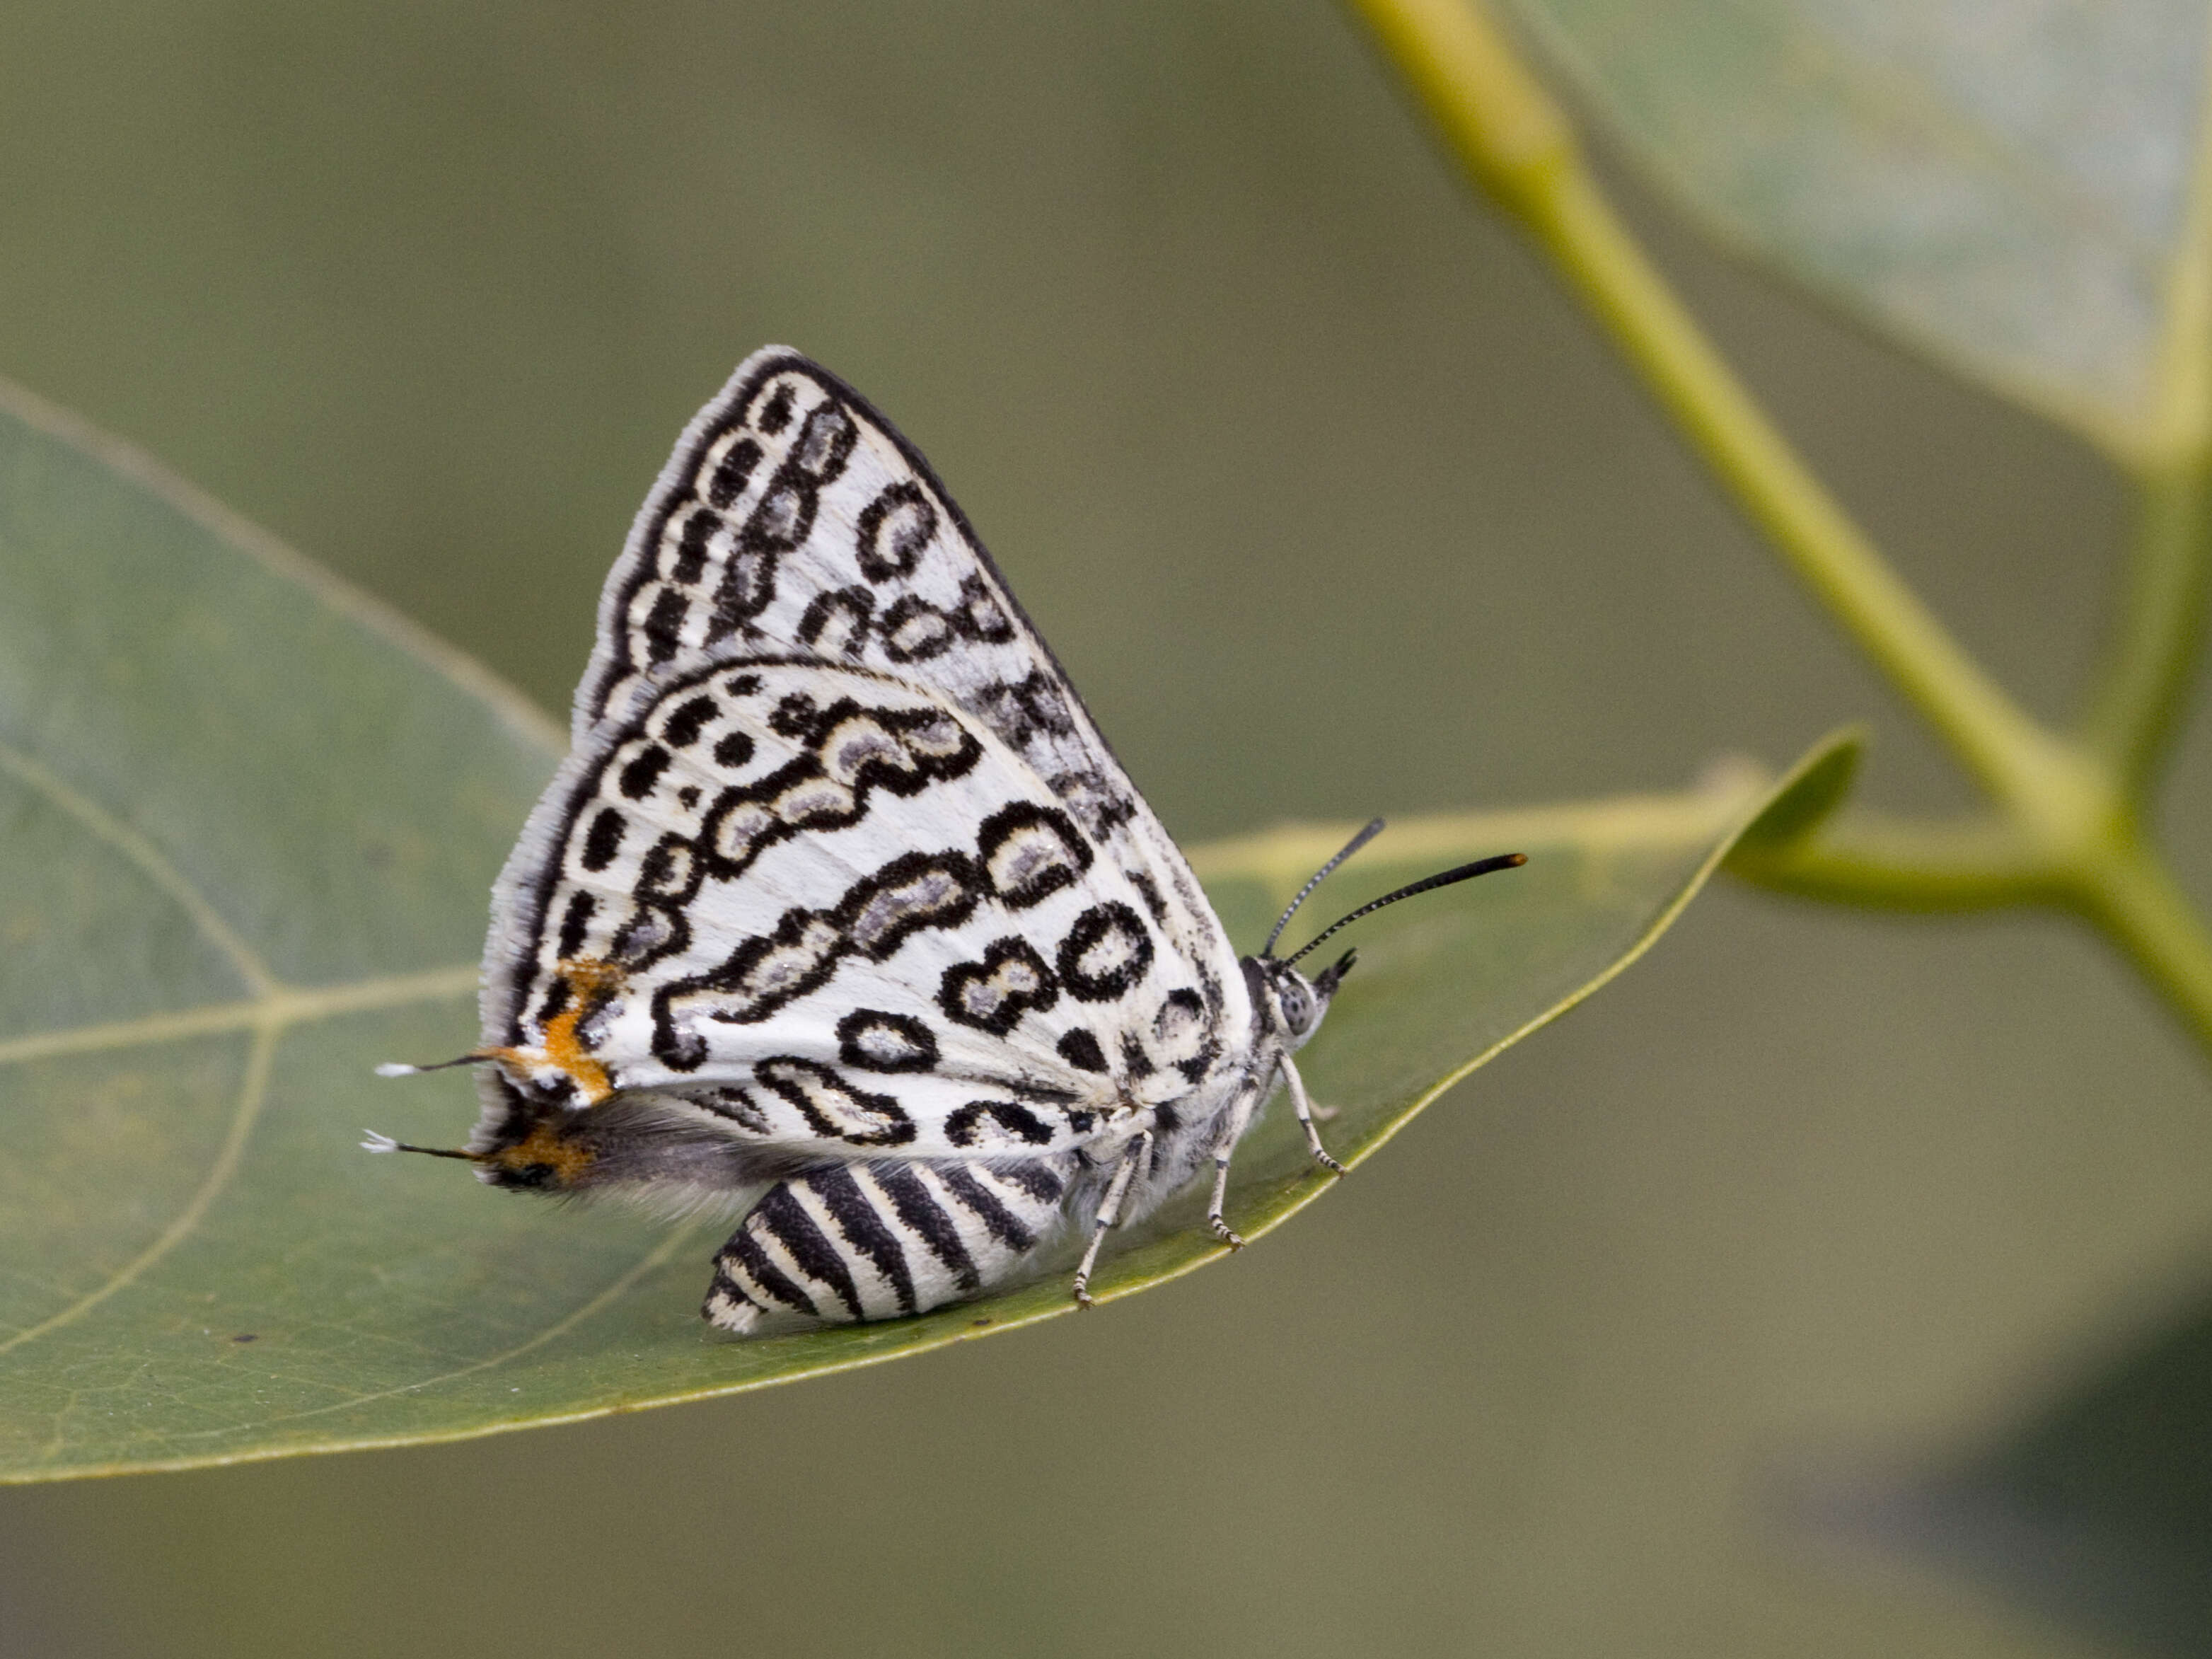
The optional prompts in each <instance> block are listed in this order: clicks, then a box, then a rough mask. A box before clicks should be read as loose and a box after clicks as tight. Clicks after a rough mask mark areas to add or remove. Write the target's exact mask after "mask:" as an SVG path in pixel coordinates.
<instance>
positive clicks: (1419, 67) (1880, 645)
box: [1352, 0, 2101, 837]
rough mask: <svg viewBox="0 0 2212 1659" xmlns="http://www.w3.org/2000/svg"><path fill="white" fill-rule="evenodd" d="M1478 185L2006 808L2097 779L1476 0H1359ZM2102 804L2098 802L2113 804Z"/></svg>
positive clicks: (2071, 810)
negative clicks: (1615, 186) (1627, 203)
mask: <svg viewBox="0 0 2212 1659" xmlns="http://www.w3.org/2000/svg"><path fill="white" fill-rule="evenodd" d="M1352 3H1353V4H1354V5H1355V6H1356V8H1357V9H1358V11H1359V12H1360V14H1361V15H1363V16H1364V18H1365V19H1366V21H1368V22H1369V24H1370V26H1371V27H1373V28H1374V30H1375V32H1376V35H1377V37H1378V38H1379V39H1380V40H1381V41H1382V43H1383V46H1384V48H1385V50H1386V51H1388V52H1389V53H1390V55H1391V58H1392V59H1393V61H1394V62H1395V64H1396V65H1397V66H1398V68H1399V70H1401V73H1403V74H1404V76H1405V77H1406V79H1407V82H1409V83H1410V84H1411V85H1412V86H1413V88H1414V89H1415V90H1416V91H1417V92H1418V93H1419V94H1421V96H1422V98H1423V100H1424V102H1425V105H1426V106H1427V108H1428V111H1429V113H1430V114H1431V117H1432V118H1434V120H1435V121H1436V123H1437V126H1438V127H1439V128H1440V129H1441V130H1442V131H1443V136H1444V137H1445V139H1446V141H1447V142H1448V143H1449V144H1450V146H1451V149H1452V150H1453V152H1454V153H1455V155H1457V156H1458V157H1459V159H1460V161H1461V162H1462V165H1463V166H1464V167H1466V168H1467V169H1468V173H1469V174H1470V176H1471V177H1472V179H1473V180H1474V183H1475V184H1476V185H1479V186H1480V187H1481V188H1482V189H1483V190H1484V191H1486V192H1487V193H1489V194H1490V195H1491V196H1492V197H1494V198H1495V199H1496V200H1497V201H1498V203H1499V204H1501V205H1503V206H1504V208H1505V209H1506V210H1508V211H1510V212H1511V213H1512V214H1513V215H1514V216H1516V217H1517V218H1518V219H1520V220H1521V221H1522V223H1523V224H1524V225H1525V226H1526V227H1527V228H1528V230H1529V231H1530V232H1531V233H1532V234H1534V236H1535V237H1536V239H1537V240H1538V241H1539V242H1541V244H1542V245H1543V246H1544V247H1545V249H1546V250H1547V252H1549V253H1550V254H1551V256H1552V258H1553V263H1554V264H1556V265H1557V266H1558V267H1559V270H1560V272H1561V273H1562V274H1563V275H1564V276H1565V278H1566V279H1567V281H1568V282H1569V283H1571V284H1572V285H1573V287H1574V289H1575V290H1576V292H1577V293H1578V294H1579V295H1581V297H1582V299H1583V302H1584V303H1585V304H1587V305H1588V306H1589V308H1590V309H1591V311H1592V312H1593V313H1595V315H1596V317H1597V319H1598V320H1599V321H1600V322H1601V323H1602V324H1603V325H1605V327H1606V329H1607V331H1608V332H1609V333H1610V334H1611V335H1612V336H1613V340H1614V342H1615V343H1616V344H1617V345H1618V346H1619V347H1620V349H1621V351H1622V352H1623V354H1624V355H1625V356H1626V357H1627V358H1628V360H1629V361H1630V362H1632V363H1633V364H1634V365H1635V366H1636V367H1637V368H1638V369H1639V370H1640V371H1641V372H1642V374H1643V376H1644V381H1645V384H1646V385H1647V386H1649V387H1650V391H1651V392H1652V393H1653V395H1654V396H1656V398H1658V399H1659V401H1660V402H1661V403H1662V404H1663V405H1665V407H1666V408H1667V410H1668V412H1669V413H1671V414H1672V415H1673V416H1674V419H1675V420H1676V422H1679V423H1680V426H1681V427H1682V428H1683V430H1684V431H1685V433H1686V434H1687V435H1688V437H1689V439H1690V441H1691V442H1692V444H1693V445H1694V446H1695V447H1697V449H1698V450H1699V453H1701V454H1702V455H1703V456H1704V457H1705V461H1706V463H1707V464H1708V465H1710V466H1711V467H1712V469H1713V471H1715V472H1716V473H1717V474H1718V475H1719V477H1720V478H1721V480H1722V482H1723V483H1725V484H1726V485H1727V486H1728V488H1729V490H1730V491H1731V492H1732V493H1733V494H1734V495H1735V498H1736V500H1737V501H1738V502H1739V503H1740V504H1741V507H1743V509H1744V511H1745V512H1746V513H1748V514H1749V515H1750V516H1751V518H1752V519H1753V520H1754V521H1755V522H1757V523H1758V524H1759V526H1760V527H1761V528H1762V529H1764V530H1765V532H1766V534H1767V536H1768V537H1769V538H1770V539H1771V540H1772V542H1773V543H1774V544H1775V545H1776V546H1777V547H1778V549H1780V550H1781V551H1782V553H1783V554H1784V556H1785V557H1786V558H1787V559H1788V560H1789V561H1790V564H1791V565H1792V566H1793V567H1794V568H1796V571H1797V573H1798V574H1799V575H1800V576H1802V578H1803V579H1804V580H1805V581H1806V582H1807V583H1808V584H1809V585H1810V586H1811V587H1812V588H1813V590H1814V592H1815V593H1816V594H1817V595H1818V596H1819V597H1820V600H1821V601H1822V602H1823V603H1824V604H1825V605H1827V607H1828V608H1829V610H1830V611H1832V612H1833V613H1834V614H1835V616H1836V617H1838V619H1839V620H1840V621H1841V622H1842V623H1843V624H1844V627H1845V628H1846V629H1848V630H1849V631H1850V635H1851V636H1852V638H1853V639H1854V640H1856V641H1857V642H1858V644H1859V646H1860V647H1861V648H1862V649H1863V650H1864V651H1865V652H1866V653H1868V654H1869V656H1870V657H1872V658H1873V659H1874V660H1875V664H1876V665H1878V666H1879V667H1880V668H1881V671H1883V672H1884V673H1885V674H1886V675H1887V676H1888V678H1890V680H1891V682H1892V683H1893V684H1895V685H1896V686H1897V687H1898V688H1899V690H1901V691H1902V692H1903V693H1904V694H1905V696H1906V697H1908V698H1909V699H1911V702H1912V703H1913V704H1914V706H1915V707H1916V708H1918V709H1919V710H1920V711H1921V713H1922V714H1923V715H1924V716H1925V717H1926V718H1927V720H1929V724H1930V725H1932V726H1934V727H1935V728H1936V731H1937V732H1938V733H1939V734H1941V735H1942V738H1944V740H1945V741H1946V742H1947V743H1948V744H1950V746H1951V748H1952V749H1953V750H1954V751H1955V752H1956V753H1957V754H1958V756H1959V757H1960V760H1961V761H1962V762H1963V763H1965V765H1966V768H1967V769H1968V770H1969V771H1971V772H1972V774H1973V775H1974V776H1975V777H1976V778H1978V779H1979V780H1980V781H1981V782H1982V784H1983V785H1984V787H1986V788H1987V789H1988V790H1989V791H1990V793H1991V794H1993V795H1994V796H1995V797H1996V799H1998V800H1999V801H2001V802H2002V803H2004V804H2005V805H2008V806H2013V807H2017V808H2020V809H2021V810H2023V811H2027V812H2028V813H2029V814H2030V815H2031V816H2040V815H2041V812H2042V811H2043V809H2044V808H2045V807H2047V806H2048V805H2051V804H2052V803H2053V802H2055V801H2057V799H2060V798H2061V797H2063V799H2064V800H2065V803H2066V807H2067V813H2066V816H2067V817H2068V818H2069V822H2067V823H2063V824H2062V823H2053V824H2051V825H2050V826H2048V829H2049V831H2050V832H2051V833H2054V834H2057V835H2060V836H2069V837H2070V836H2073V835H2074V834H2075V833H2076V832H2077V831H2078V829H2079V828H2080V825H2079V823H2077V822H2073V821H2070V820H2075V819H2077V818H2078V817H2079V813H2078V811H2076V810H2075V809H2076V808H2077V807H2078V806H2079V805H2081V803H2082V801H2083V799H2084V791H2083V786H2084V784H2085V783H2086V781H2087V780H2085V779H2084V778H2083V777H2082V776H2081V768H2080V767H2079V765H2078V764H2077V763H2076V758H2075V756H2074V755H2073V754H2072V753H2071V752H2070V751H2069V749H2068V748H2067V747H2066V746H2065V745H2063V744H2060V743H2058V742H2057V741H2056V740H2055V739H2053V738H2052V737H2051V734H2049V733H2048V732H2045V731H2044V730H2043V729H2042V728H2041V727H2039V726H2037V725H2036V723H2035V722H2034V721H2033V720H2031V719H2029V718H2028V716H2027V714H2025V713H2024V712H2023V711H2022V710H2021V708H2020V707H2019V706H2018V705H2017V704H2015V702H2013V701H2012V699H2011V698H2010V697H2009V696H2007V695H2006V694H2005V692H2004V690H2003V689H2002V687H2000V686H1999V685H1998V684H1996V681H1994V680H1993V679H1991V678H1990V677H1989V675H1988V674H1986V673H1985V672H1984V671H1983V670H1982V667H1981V665H1979V664H1978V663H1977V662H1975V661H1974V659H1972V657H1971V656H1969V655H1968V654H1967V653H1966V650H1965V649H1964V648H1963V647H1961V646H1960V644H1959V643H1958V641H1956V640H1954V639H1953V638H1952V636H1951V635H1950V634H1949V632H1948V630H1946V629H1945V628H1944V627H1943V625H1942V623H1940V622H1938V621H1937V620H1936V617H1935V616H1934V614H1933V613H1932V612H1930V611H1929V610H1928V608H1927V607H1926V606H1925V605H1923V604H1922V603H1921V602H1920V599H1919V598H1918V596H1917V595H1916V594H1915V593H1914V592H1912V591H1911V589H1910V588H1909V587H1907V586H1905V583H1904V582H1903V581H1902V580H1899V577H1898V575H1897V574H1896V573H1895V572H1894V571H1893V570H1892V569H1891V568H1889V565H1888V564H1887V562H1886V561H1885V560H1884V559H1883V558H1882V556H1881V554H1880V553H1879V552H1878V551H1877V550H1875V546H1874V544H1873V543H1872V542H1871V541H1870V540H1869V538H1868V537H1867V536H1866V535H1865V533H1864V532H1862V531H1861V530H1860V529H1859V528H1858V526H1857V525H1856V524H1854V523H1853V522H1852V521H1851V519H1850V515H1849V514H1848V513H1845V512H1844V508H1843V507H1842V505H1841V504H1840V503H1838V501H1836V499H1835V497H1834V496H1832V495H1830V494H1829V493H1828V491H1827V489H1826V487H1825V486H1824V485H1823V484H1822V483H1820V480H1819V479H1818V478H1817V477H1814V474H1813V472H1812V471H1811V469H1810V468H1808V466H1807V465H1805V464H1804V462H1803V461H1802V460H1801V459H1798V457H1797V455H1796V453H1795V452H1794V451H1793V450H1792V449H1791V448H1790V444H1789V441H1788V440H1786V439H1785V438H1784V437H1783V435H1782V434H1781V433H1780V431H1779V430H1778V429H1777V428H1776V427H1775V426H1774V424H1773V422H1771V421H1770V420H1769V419H1768V418H1767V416H1766V415H1765V411H1764V410H1761V409H1760V408H1759V405H1758V404H1757V403H1756V402H1755V401H1754V400H1753V398H1752V397H1751V394H1750V393H1749V392H1747V391H1746V390H1745V388H1744V386H1743V385H1742V383H1741V381H1740V380H1737V379H1736V377H1735V374H1734V373H1733V372H1732V371H1731V370H1730V369H1729V367H1728V365H1727V364H1726V363H1725V362H1723V360H1722V358H1721V356H1720V354H1719V353H1718V352H1717V350H1715V349H1714V348H1713V346H1712V345H1711V343H1710V342H1709V341H1708V340H1707V339H1706V337H1705V333H1704V331H1702V330H1701V329H1700V328H1699V326H1698V325H1697V323H1696V321H1695V319H1692V317H1691V315H1690V313H1689V311H1688V310H1687V308H1686V307H1684V306H1683V305H1682V303H1681V302H1680V301H1679V300H1677V299H1676V298H1675V297H1674V294H1673V292H1672V291H1671V290H1670V289H1668V286H1667V283H1666V282H1665V280H1664V279H1663V278H1662V276H1660V275H1659V273H1658V271H1657V270H1656V268H1655V267H1654V266H1653V265H1652V264H1651V262H1650V260H1649V259H1648V258H1645V256H1644V252H1643V250H1642V249H1641V248H1639V247H1638V246H1637V244H1636V241H1635V239H1634V238H1633V237H1632V236H1631V235H1630V234H1629V233H1628V231H1627V229H1626V227H1625V226H1624V225H1623V224H1622V223H1621V222H1620V218H1619V216H1617V215H1616V214H1615V213H1614V212H1613V209H1612V207H1611V205H1610V204H1608V203H1607V201H1606V199H1605V197H1604V194H1603V192H1602V191H1601V190H1600V189H1599V187H1598V185H1597V181H1596V179H1595V178H1594V177H1593V176H1592V175H1591V173H1590V172H1589V167H1588V166H1587V165H1586V164H1585V162H1584V161H1583V158H1582V156H1581V155H1580V153H1579V151H1578V150H1577V147H1576V145H1575V143H1574V139H1573V135H1572V133H1571V131H1570V130H1569V128H1568V126H1567V124H1566V121H1565V117H1564V116H1563V115H1561V114H1560V113H1559V112H1558V111H1557V109H1556V107H1555V106H1553V105H1552V104H1551V103H1550V100H1549V99H1548V98H1547V95H1546V94H1544V92H1543V90H1542V88H1541V87H1540V86H1539V85H1538V84H1537V82H1535V80H1534V77H1533V76H1529V75H1528V71H1527V70H1525V69H1523V68H1522V66H1521V64H1520V61H1519V59H1518V58H1517V56H1516V55H1515V53H1514V52H1513V51H1512V49H1511V47H1510V46H1509V45H1508V44H1507V43H1506V42H1505V40H1504V37H1503V36H1502V35H1500V34H1499V33H1498V32H1497V31H1496V30H1495V28H1494V27H1492V26H1491V25H1490V23H1489V22H1488V21H1487V20H1486V18H1485V17H1484V16H1483V15H1482V14H1481V13H1480V11H1479V10H1478V9H1476V8H1474V7H1473V6H1470V5H1468V4H1466V3H1465V0H1352ZM2100 805H2101V803H2100Z"/></svg>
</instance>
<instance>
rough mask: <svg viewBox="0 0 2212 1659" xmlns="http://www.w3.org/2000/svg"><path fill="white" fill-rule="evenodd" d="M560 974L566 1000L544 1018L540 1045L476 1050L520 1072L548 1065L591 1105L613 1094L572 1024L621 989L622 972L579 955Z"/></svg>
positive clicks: (610, 1083)
mask: <svg viewBox="0 0 2212 1659" xmlns="http://www.w3.org/2000/svg"><path fill="white" fill-rule="evenodd" d="M561 977H562V980H563V981H566V982H567V985H568V1000H567V1001H566V1002H565V1003H564V1004H563V1005H562V1009H561V1012H559V1013H557V1014H556V1015H554V1016H553V1018H551V1019H550V1020H548V1021H546V1022H545V1036H544V1046H543V1047H541V1048H485V1049H482V1050H479V1052H480V1053H481V1054H483V1057H484V1058H485V1059H487V1060H500V1061H501V1062H503V1063H505V1064H507V1065H508V1066H513V1067H515V1068H516V1069H518V1070H520V1071H521V1072H523V1073H526V1074H527V1073H528V1072H529V1071H530V1070H531V1068H532V1067H534V1066H553V1067H554V1068H555V1069H556V1070H557V1071H559V1072H561V1073H562V1074H563V1075H565V1076H566V1077H567V1078H568V1079H569V1081H571V1082H572V1083H574V1085H576V1092H577V1093H578V1094H579V1095H580V1096H581V1097H583V1102H584V1104H586V1106H596V1105H598V1104H599V1103H600V1102H601V1101H603V1100H605V1098H606V1097H608V1096H609V1095H611V1094H612V1093H614V1091H615V1089H614V1081H613V1079H611V1078H609V1077H608V1076H607V1068H606V1067H605V1066H602V1065H601V1064H600V1063H599V1060H597V1059H596V1058H595V1057H594V1056H593V1055H592V1051H591V1049H590V1048H587V1047H586V1046H585V1042H584V1039H583V1038H582V1036H580V1035H579V1034H578V1032H577V1029H576V1028H577V1027H578V1026H580V1025H581V1024H583V1023H584V1022H585V1021H586V1020H587V1019H589V1018H591V1017H592V1015H593V1014H595V1013H597V1012H599V1010H600V1009H601V1008H603V1007H605V1006H606V1002H607V999H608V998H610V997H611V996H612V995H614V994H615V993H616V992H617V991H619V990H621V989H622V987H623V980H624V979H625V978H626V977H627V976H626V975H624V974H623V970H622V969H619V968H617V967H616V966H615V964H614V963H611V962H602V961H599V959H597V958H595V957H578V958H576V959H575V960H574V961H571V962H564V963H562V964H561ZM534 1138H535V1137H534V1136H533V1139H534Z"/></svg>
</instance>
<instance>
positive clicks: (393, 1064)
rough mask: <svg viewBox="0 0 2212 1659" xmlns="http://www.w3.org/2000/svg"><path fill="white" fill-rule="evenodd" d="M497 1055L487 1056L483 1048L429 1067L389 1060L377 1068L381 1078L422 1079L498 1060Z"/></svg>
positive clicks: (439, 1061) (436, 1062)
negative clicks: (422, 1077)
mask: <svg viewBox="0 0 2212 1659" xmlns="http://www.w3.org/2000/svg"><path fill="white" fill-rule="evenodd" d="M497 1058H498V1056H497V1055H496V1054H486V1053H485V1052H484V1051H483V1049H481V1048H471V1050H470V1051H469V1052H468V1053H467V1054H456V1055H455V1056H454V1057H453V1059H451V1060H437V1061H435V1062H434V1063H432V1064H430V1065H428V1066H410V1065H407V1064H406V1063H404V1061H401V1060H386V1061H385V1062H384V1064H383V1065H381V1066H378V1067H377V1068H376V1074H377V1076H379V1077H420V1076H422V1073H425V1072H445V1071H450V1070H452V1069H453V1067H454V1066H474V1065H477V1063H478V1062H480V1061H483V1060H496V1059H497Z"/></svg>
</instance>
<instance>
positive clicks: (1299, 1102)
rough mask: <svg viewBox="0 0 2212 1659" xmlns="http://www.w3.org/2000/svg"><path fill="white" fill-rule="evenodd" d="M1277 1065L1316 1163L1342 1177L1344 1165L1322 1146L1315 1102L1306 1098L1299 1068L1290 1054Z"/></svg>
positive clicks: (1299, 1125) (1303, 1080) (1332, 1173)
mask: <svg viewBox="0 0 2212 1659" xmlns="http://www.w3.org/2000/svg"><path fill="white" fill-rule="evenodd" d="M1276 1063H1277V1064H1278V1065H1279V1066H1281V1067H1282V1068H1283V1081H1284V1083H1285V1084H1286V1085H1289V1088H1290V1091H1291V1110H1292V1111H1294V1112H1296V1113H1297V1115H1298V1127H1300V1128H1302V1129H1304V1131H1305V1132H1306V1146H1307V1149H1308V1150H1309V1151H1310V1152H1312V1153H1313V1155H1314V1162H1315V1163H1316V1164H1320V1165H1321V1167H1322V1169H1324V1170H1328V1172H1329V1173H1330V1174H1331V1175H1342V1174H1343V1173H1344V1165H1342V1164H1339V1163H1338V1162H1337V1161H1336V1160H1335V1159H1334V1158H1331V1157H1330V1156H1329V1155H1328V1147H1326V1146H1322V1144H1321V1131H1320V1130H1319V1129H1316V1127H1314V1106H1313V1102H1312V1101H1310V1100H1309V1099H1307V1098H1306V1085H1305V1079H1303V1078H1301V1077H1300V1076H1299V1075H1298V1068H1297V1066H1293V1065H1291V1057H1290V1056H1289V1055H1288V1054H1285V1055H1284V1056H1283V1057H1282V1058H1281V1059H1280V1060H1278V1061H1277V1062H1276Z"/></svg>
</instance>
